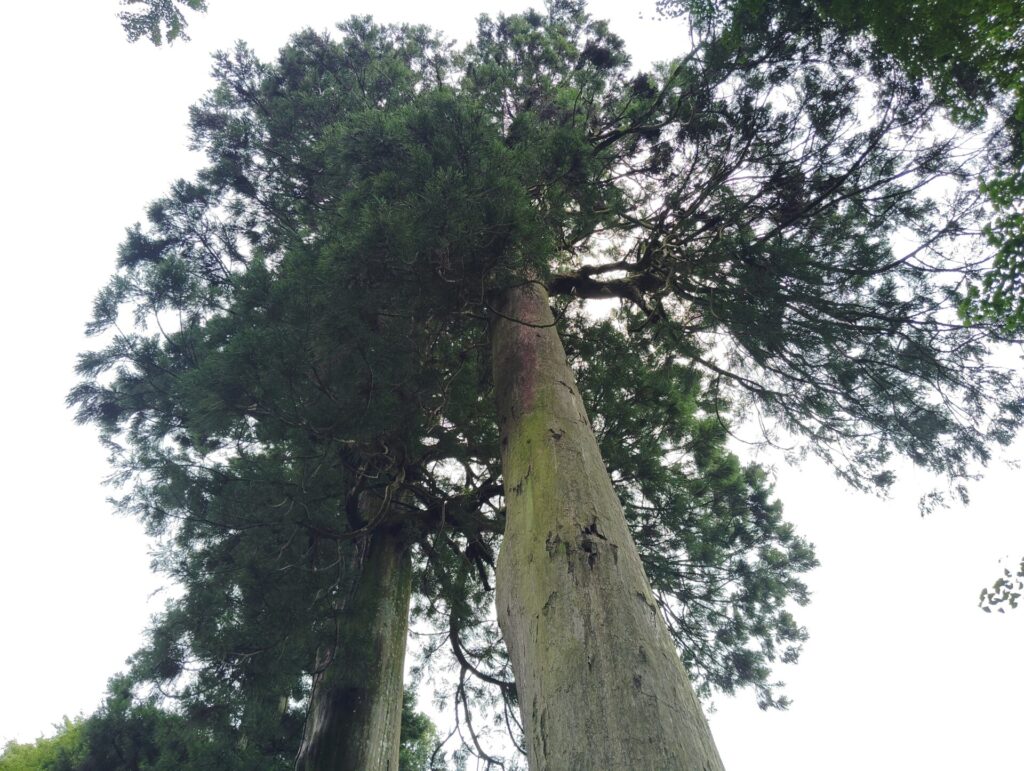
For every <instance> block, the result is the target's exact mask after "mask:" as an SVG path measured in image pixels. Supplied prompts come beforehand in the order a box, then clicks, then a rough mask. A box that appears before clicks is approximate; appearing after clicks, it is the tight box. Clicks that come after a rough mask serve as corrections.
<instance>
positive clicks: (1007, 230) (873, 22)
mask: <svg viewBox="0 0 1024 771" xmlns="http://www.w3.org/2000/svg"><path fill="white" fill-rule="evenodd" d="M658 8H659V9H660V10H661V11H662V12H663V13H666V14H668V15H673V16H675V15H681V14H684V13H686V14H688V15H689V17H690V20H691V21H692V22H693V23H694V24H696V25H698V26H699V27H701V28H702V29H703V30H704V31H705V33H706V34H719V35H723V36H725V37H730V36H740V37H742V36H744V35H746V34H750V33H751V31H755V30H757V29H762V28H764V27H765V26H769V25H770V26H773V27H775V28H776V29H777V30H778V31H779V32H781V33H784V34H788V35H791V36H794V37H796V38H804V39H812V40H813V39H817V40H822V39H828V40H830V41H831V42H830V45H831V46H833V47H835V46H841V47H844V48H845V49H847V50H850V51H859V52H861V53H862V54H863V55H865V56H867V57H869V58H871V59H872V62H873V67H874V68H875V71H876V72H880V71H881V70H882V69H884V68H887V67H888V68H892V67H896V68H899V69H900V70H901V72H902V73H903V74H904V75H905V76H906V77H907V78H908V79H909V80H910V81H911V82H914V83H917V84H921V85H926V86H927V87H928V89H929V90H930V93H931V95H932V98H933V99H934V100H935V104H936V106H937V107H939V108H944V109H945V110H947V115H948V116H949V117H950V118H951V119H952V120H953V121H954V122H956V123H958V124H959V125H961V126H966V127H969V128H976V129H982V128H983V124H984V123H985V121H986V119H988V120H989V121H990V126H991V130H987V131H986V133H987V134H988V136H987V140H986V141H987V142H988V143H989V149H988V159H987V163H986V164H985V166H983V167H981V168H980V169H979V173H980V178H981V179H982V180H983V181H982V182H981V191H982V192H983V193H984V194H985V195H986V196H987V198H988V203H989V205H990V206H991V207H992V215H993V216H992V217H991V219H990V221H989V223H988V224H987V225H986V226H985V231H986V236H987V237H988V240H989V242H990V244H991V245H992V246H993V247H994V253H993V254H992V255H991V258H990V260H991V261H990V263H989V266H988V269H987V271H986V272H985V274H984V277H983V278H982V279H981V280H980V281H977V282H975V283H973V284H972V285H971V286H970V287H969V290H968V292H967V293H966V294H965V296H964V298H963V301H962V304H961V312H962V314H963V315H964V316H965V318H967V319H968V320H971V321H975V322H977V321H981V320H982V319H989V320H996V321H1001V322H1002V323H1003V324H1004V325H1005V327H1006V331H1007V333H1009V334H1014V333H1017V332H1019V331H1021V329H1022V328H1024V286H1022V279H1021V273H1022V271H1024V211H1022V208H1021V201H1022V200H1024V5H1021V4H1020V3H1019V2H1016V1H1015V0H972V2H963V1H962V0H932V1H931V2H927V3H922V2H917V1H916V0H783V1H782V2H778V1H777V0H773V2H765V0H658Z"/></svg>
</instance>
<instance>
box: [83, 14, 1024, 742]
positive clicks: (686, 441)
mask: <svg viewBox="0 0 1024 771" xmlns="http://www.w3.org/2000/svg"><path fill="white" fill-rule="evenodd" d="M875 65H876V62H875V60H873V59H872V58H871V57H869V56H866V55H864V53H863V52H862V51H860V50H858V49H857V48H856V47H849V46H846V45H843V44H842V40H841V39H840V38H839V37H837V36H836V35H832V34H820V35H816V36H815V35H804V36H799V35H796V34H793V33H792V31H791V30H789V29H786V28H780V27H778V26H775V25H772V24H762V25H760V26H757V25H752V26H750V27H749V28H744V30H743V32H742V34H736V35H721V34H718V33H717V32H715V33H714V34H711V33H709V34H707V35H706V36H703V37H700V36H698V38H697V39H696V41H695V42H694V44H693V46H692V47H691V48H690V49H689V50H688V51H684V52H681V56H680V58H678V59H676V60H675V61H672V62H668V63H665V64H663V65H659V66H658V67H656V68H654V69H653V70H652V71H650V72H636V71H634V70H633V69H632V68H631V65H630V60H629V57H628V55H627V53H626V51H625V50H624V44H623V42H622V40H621V39H619V38H618V37H616V36H615V35H614V34H613V33H612V32H611V31H610V30H609V29H608V26H607V25H606V24H605V23H603V22H599V21H594V20H592V19H590V18H589V17H588V16H587V14H586V12H585V10H584V7H583V5H582V3H579V2H572V1H570V0H556V1H555V2H552V3H550V4H549V6H548V9H547V11H546V13H541V12H536V11H528V12H525V13H522V14H516V15H511V16H499V17H498V18H489V17H486V16H485V17H482V18H481V20H480V23H479V29H478V35H477V38H476V40H475V41H474V42H472V43H471V44H470V45H468V46H467V47H465V48H464V49H462V50H455V49H454V48H453V47H452V46H451V45H450V44H448V43H446V42H445V41H444V40H442V39H440V38H439V37H437V36H436V35H435V34H434V33H432V32H430V31H429V30H426V29H424V28H420V27H390V26H380V25H376V24H374V23H372V22H371V21H370V20H368V19H353V20H350V21H349V22H346V23H344V24H342V25H340V26H339V35H338V37H337V39H334V38H331V37H329V36H324V35H319V34H316V33H313V32H309V31H306V32H302V33H299V34H298V35H297V36H295V37H294V38H293V40H292V42H291V43H290V44H289V45H288V46H286V47H285V48H284V49H283V50H282V51H281V53H280V55H279V57H278V59H277V60H276V61H275V62H273V63H264V62H261V61H259V60H258V59H257V58H256V57H255V55H254V54H253V53H252V52H251V51H249V50H248V49H247V48H246V47H245V46H244V45H240V46H239V47H238V48H237V49H236V50H235V51H233V52H231V53H223V54H220V55H218V56H217V58H216V63H215V77H216V79H217V86H216V88H215V89H214V90H213V92H212V93H211V94H209V95H208V96H207V97H206V98H205V99H204V100H202V101H201V102H200V103H199V104H198V105H197V106H196V107H195V108H194V109H193V111H192V129H193V141H194V143H195V145H196V146H197V147H198V148H201V149H203V150H204V151H205V152H206V153H207V156H208V159H209V162H208V165H207V167H206V168H205V169H204V170H202V171H201V172H200V173H199V174H198V175H197V177H196V178H195V179H193V180H189V181H179V182H177V183H175V184H174V185H173V186H172V189H171V191H170V193H169V195H168V196H167V197H166V198H164V199H162V200H160V201H158V202H156V203H155V204H153V206H152V207H151V208H150V211H149V223H148V224H147V226H146V227H145V228H143V227H141V226H136V227H135V228H133V229H131V230H130V231H129V233H128V236H127V238H126V241H125V243H124V246H123V248H122V251H121V254H120V259H119V263H118V271H117V273H116V274H115V276H114V277H113V279H112V280H111V282H110V284H109V286H108V287H107V288H106V289H105V290H104V291H103V292H101V294H100V296H99V298H98V300H97V302H96V306H95V318H94V320H93V322H92V324H91V326H90V329H91V331H92V332H93V333H94V334H96V335H98V336H101V337H102V336H105V337H103V339H104V340H105V343H106V344H105V346H104V347H102V348H101V349H100V350H98V351H95V352H91V353H87V354H84V355H83V356H82V358H81V360H80V364H79V372H80V374H81V376H82V378H83V379H82V382H81V384H80V385H79V386H78V387H76V389H75V390H74V391H73V392H72V394H71V397H70V399H71V401H72V402H73V403H74V404H75V405H77V407H78V409H79V417H80V419H82V420H83V421H87V422H92V423H95V424H97V425H98V426H99V427H100V428H101V431H102V434H103V437H104V440H105V441H106V442H107V443H108V446H109V448H110V450H111V454H112V462H113V464H114V467H115V469H116V470H117V476H116V481H118V482H120V483H122V484H125V485H126V486H127V494H126V495H125V496H124V497H123V498H122V499H121V500H120V507H121V508H122V509H123V510H124V511H127V512H130V513H132V514H134V515H136V516H138V517H139V518H140V519H142V520H143V521H144V522H145V523H146V524H147V526H148V527H149V528H150V529H151V531H152V532H153V533H154V534H155V535H158V536H160V537H161V538H162V539H163V540H162V543H163V548H162V551H161V553H160V556H159V558H158V564H159V566H160V567H161V568H162V569H163V570H165V571H166V572H167V573H168V574H169V575H170V576H172V577H173V578H174V579H176V580H177V581H178V582H179V583H180V584H181V585H182V587H183V590H184V593H183V595H182V597H181V598H180V599H178V600H175V601H173V602H172V603H171V604H170V605H169V606H168V609H167V611H166V612H165V613H164V615H163V616H162V617H161V618H160V619H159V620H158V621H157V623H156V625H155V626H154V628H153V630H152V634H151V642H150V645H149V646H148V648H147V649H145V650H144V651H142V652H140V654H139V655H138V656H137V657H136V659H135V662H134V669H133V675H132V676H133V678H134V679H135V680H138V681H148V682H152V683H163V684H172V685H176V688H174V690H175V692H176V694H177V696H178V697H180V698H181V699H182V700H183V701H184V703H186V704H187V705H189V706H188V709H191V710H194V711H196V712H202V711H204V710H205V711H206V712H207V713H209V714H219V715H224V718H223V719H227V720H230V721H234V722H235V723H240V724H241V725H242V726H243V729H244V726H246V725H248V724H249V723H251V724H252V725H254V726H256V725H259V724H260V721H262V720H264V719H266V715H267V714H268V706H267V705H276V704H277V703H278V702H279V700H280V698H281V697H282V696H283V697H285V699H286V702H285V703H286V709H285V712H286V714H290V713H291V712H292V711H298V710H301V709H302V705H303V703H304V701H303V700H304V699H305V698H306V697H307V695H308V675H309V673H310V672H312V671H313V669H314V661H315V653H316V650H317V647H318V645H320V644H321V643H322V642H323V641H324V640H325V639H326V638H327V637H328V636H329V635H330V634H331V623H330V622H331V618H332V597H333V596H334V595H335V592H336V591H337V581H338V578H337V573H336V571H334V570H333V568H334V567H335V566H336V565H337V563H338V561H339V560H340V559H341V557H340V555H341V553H342V550H343V549H344V548H345V546H344V545H345V544H346V543H349V542H350V541H352V540H353V539H354V538H356V537H358V536H359V535H360V534H363V533H366V532H370V531H373V530H374V529H375V528H378V527H380V526H383V525H384V524H385V522H384V521H383V516H384V513H385V509H384V507H381V510H380V511H381V518H378V517H373V516H370V517H366V516H365V515H364V512H363V510H361V508H360V507H359V506H357V505H356V502H357V501H358V500H359V499H360V496H361V495H363V494H364V493H366V492H372V493H373V494H374V495H377V496H379V497H381V498H382V499H383V500H385V501H387V502H389V503H390V509H389V511H397V512H399V514H397V515H394V514H389V517H390V519H389V520H388V522H387V523H386V524H387V525H389V526H395V527H397V528H398V529H400V530H401V532H402V533H403V534H404V536H405V537H406V538H408V539H409V542H410V543H412V544H414V545H415V549H416V552H415V554H416V564H415V571H416V577H415V588H416V595H417V598H418V599H417V602H418V607H419V614H420V617H422V618H423V619H425V620H426V621H427V622H429V623H432V624H434V625H435V629H436V632H437V641H438V642H437V644H430V645H428V646H427V652H428V653H432V652H433V651H435V650H440V649H441V648H442V647H444V646H446V647H447V648H448V649H449V650H450V652H451V656H452V657H453V661H454V662H455V666H456V669H457V671H458V672H459V682H458V687H457V692H456V701H457V704H459V705H460V706H461V708H462V712H461V714H462V718H461V719H462V720H463V721H464V722H465V723H467V724H471V720H472V717H471V715H472V710H471V709H470V705H471V704H478V703H479V702H480V701H481V700H486V696H485V695H484V694H485V691H484V690H482V689H485V688H488V687H489V688H491V689H492V690H493V691H494V692H496V693H497V694H498V695H500V696H502V697H504V702H505V707H504V709H502V708H501V706H499V711H500V713H501V714H503V715H504V717H505V722H506V723H507V724H508V725H509V727H510V730H511V731H512V733H513V734H515V733H516V726H515V724H516V717H515V713H514V709H511V708H510V707H514V706H515V703H516V701H515V699H516V695H515V687H514V685H513V684H512V682H511V681H510V675H509V669H508V663H507V659H506V658H505V654H504V650H503V648H502V646H501V644H500V641H499V639H498V637H497V634H496V631H495V629H494V628H493V626H491V625H490V624H489V622H488V621H487V609H488V603H489V601H490V597H491V594H490V592H491V587H492V578H493V556H494V553H495V551H496V549H497V548H498V545H499V539H500V534H501V532H502V530H503V524H504V521H503V517H504V507H503V501H502V496H501V486H500V485H501V469H500V462H499V454H500V453H499V447H498V444H499V437H498V434H497V430H496V428H495V424H494V417H493V407H492V406H491V404H490V398H489V396H490V390H491V388H492V385H493V384H492V380H491V374H490V373H491V361H490V349H489V347H488V345H487V344H486V341H487V338H488V328H489V320H490V319H493V318H494V317H495V314H497V313H499V312H500V311H498V310H496V309H497V308H498V307H499V306H498V303H497V301H496V298H497V297H498V296H499V295H500V293H501V292H502V291H504V290H506V289H507V288H509V287H513V286H515V285H517V284H522V283H523V282H540V283H542V284H544V285H545V287H546V288H547V290H548V291H550V292H551V294H552V295H553V296H554V298H555V306H556V310H557V322H556V323H557V324H558V326H559V331H560V332H561V334H562V336H563V340H564V343H565V346H566V349H567V353H568V355H569V358H570V361H571V363H572V364H573V366H574V370H575V374H576V377H577V379H578V380H579V384H580V391H581V394H582V396H583V398H584V401H585V402H586V403H587V405H588V409H589V410H590V413H591V415H592V417H593V423H594V428H595V430H596V433H597V435H598V438H599V440H600V442H601V449H602V452H603V454H604V458H605V461H606V463H607V466H608V469H609V471H610V473H611V474H612V478H613V481H614V482H615V484H616V488H617V491H618V494H619V496H620V498H621V500H622V501H623V504H624V506H625V509H626V514H627V518H628V520H629V522H630V525H631V528H632V532H633V535H634V537H635V539H636V541H637V544H638V547H639V549H640V553H641V557H642V559H643V560H644V565H645V568H646V570H647V574H648V576H649V579H650V581H651V583H652V585H653V588H654V591H655V596H656V597H657V599H658V601H659V603H660V606H661V609H662V611H663V612H664V613H665V614H666V617H667V619H668V621H669V625H670V630H671V632H672V634H673V636H674V638H675V640H676V641H677V643H678V644H679V646H680V648H681V651H682V655H683V657H684V660H685V661H686V664H687V666H688V668H689V670H690V672H691V673H692V674H693V676H694V677H695V679H696V682H697V684H698V688H699V690H701V691H704V692H708V691H709V690H710V689H711V688H712V687H717V688H720V689H723V690H726V691H731V690H733V689H735V688H737V687H742V686H752V687H754V689H755V690H756V691H757V695H758V700H759V702H760V703H762V704H763V705H765V706H768V705H776V706H778V705H781V704H783V703H784V701H783V699H782V697H781V696H780V695H779V694H778V693H777V692H776V690H775V688H774V683H773V682H772V681H771V672H770V666H771V664H772V662H773V661H776V660H777V659H780V658H781V659H782V660H784V661H790V660H793V659H795V658H796V656H797V653H798V651H799V646H800V642H801V641H802V640H803V639H804V636H805V633H804V631H803V630H802V629H801V628H800V627H799V625H798V624H797V623H796V622H795V620H794V619H793V617H792V615H791V614H790V612H789V609H788V607H787V603H788V601H790V600H794V601H796V602H797V603H801V602H805V601H806V590H805V587H804V586H803V584H802V582H801V581H800V574H802V573H803V572H804V571H806V570H808V569H809V568H811V567H812V566H813V565H814V564H815V561H814V557H813V553H812V551H811V549H810V547H809V546H808V545H807V544H806V543H805V542H804V541H803V540H802V539H800V538H799V537H798V536H796V535H795V534H794V533H793V530H792V528H791V527H790V526H789V525H787V524H786V523H785V522H784V521H783V520H782V517H781V510H780V507H779V506H778V504H777V503H775V502H773V501H772V500H771V490H770V484H769V482H768V480H767V475H766V473H765V472H764V471H763V470H762V469H760V468H758V467H757V466H743V465H742V464H741V463H740V462H739V461H738V460H737V458H736V457H735V456H734V455H733V454H732V453H731V452H729V450H728V449H727V442H728V439H729V436H730V432H732V431H734V430H735V426H736V425H737V424H738V422H739V418H740V416H746V417H748V418H754V419H761V420H762V422H763V424H764V425H765V426H766V430H767V431H768V433H767V434H766V436H765V437H764V439H765V440H766V441H772V439H773V434H772V431H773V430H777V431H782V432H785V433H787V434H788V435H791V436H794V437H797V439H798V441H800V442H802V443H803V446H804V447H805V448H806V451H809V452H814V453H817V454H818V455H820V456H821V457H822V458H824V459H825V460H826V461H828V462H829V463H831V464H832V465H833V467H834V468H835V469H836V471H837V473H839V474H840V475H841V476H842V477H843V478H844V479H846V480H847V481H849V482H850V483H851V484H853V485H854V486H856V487H858V488H862V489H882V490H884V489H886V488H887V487H888V486H889V485H890V484H891V482H892V479H893V471H892V460H893V458H894V457H895V456H897V455H902V456H905V457H908V458H910V459H911V460H912V461H914V462H915V463H916V464H918V465H920V466H922V467H924V468H927V469H929V470H931V471H933V472H935V473H938V474H941V475H944V476H946V478H947V479H948V480H949V483H950V485H951V487H952V488H953V489H954V491H955V492H956V493H957V494H960V495H962V496H965V495H966V491H965V488H964V487H963V483H964V482H965V481H966V480H968V479H969V478H970V477H971V476H972V474H973V473H974V470H975V467H976V465H977V464H979V463H984V462H985V461H986V460H987V459H988V458H989V453H990V446H991V444H992V443H993V442H995V443H1001V444H1005V443H1007V442H1009V441H1010V439H1011V438H1012V436H1013V434H1014V432H1015V430H1016V429H1017V427H1018V426H1019V424H1020V421H1021V419H1022V416H1024V400H1022V393H1021V389H1020V383H1019V381H1018V379H1017V378H1016V376H1015V375H1014V374H1013V373H1011V372H1007V371H1004V370H999V369H996V368H993V367H991V366H989V365H988V364H987V359H986V357H987V353H988V350H989V348H988V347H989V345H990V343H991V342H992V341H993V340H994V339H996V338H997V337H998V335H999V326H998V325H996V324H994V323H991V322H989V321H987V320H985V319H979V320H978V322H977V323H976V324H974V325H973V326H971V327H965V326H964V325H963V324H961V323H960V322H959V321H958V319H957V316H956V311H957V308H958V305H959V303H960V302H961V300H962V289H963V286H964V284H965V282H972V281H974V282H976V281H978V280H979V279H980V276H981V270H982V265H983V262H984V259H983V256H982V255H979V254H978V253H977V252H976V250H977V249H978V242H977V239H975V238H973V233H974V232H975V231H976V229H977V227H978V223H979V220H980V219H981V218H982V217H983V216H984V211H983V207H982V206H981V204H980V202H979V199H978V197H977V195H976V191H974V190H972V189H970V187H969V186H967V185H965V183H966V182H967V181H969V180H970V179H972V178H973V177H974V176H976V174H977V173H978V172H979V169H981V168H983V160H984V159H983V157H982V155H979V154H972V153H970V152H966V151H965V150H964V149H963V147H962V145H961V141H960V137H959V136H957V135H956V134H954V133H952V132H945V133H941V132H940V133H935V132H934V131H933V130H932V129H933V119H934V115H935V112H934V109H933V101H932V100H931V99H930V97H929V95H928V94H927V93H926V91H925V90H924V89H923V88H922V87H921V86H920V84H918V83H917V82H915V80H914V79H913V78H909V77H907V76H906V74H905V73H903V72H900V71H888V70H883V69H880V68H878V67H876V66H875ZM949 189H952V192H948V191H949ZM601 298H607V299H611V300H614V301H615V306H616V307H615V310H614V311H613V312H612V313H611V315H610V316H607V317H598V316H596V315H595V314H594V313H593V312H591V311H590V310H589V301H591V300H595V299H601ZM772 427H774V428H772ZM297 598H303V599H302V600H301V601H299V600H297ZM474 678H475V683H474ZM499 705H500V702H499ZM276 719H278V718H276V717H275V720H276ZM469 727H470V730H471V731H473V736H472V737H471V738H469V739H467V741H469V742H470V743H471V744H473V746H474V747H475V749H476V750H477V751H478V752H479V753H480V754H482V755H486V754H487V753H486V751H485V750H484V749H482V747H481V745H480V744H478V743H477V741H476V734H477V733H479V730H478V729H479V724H478V726H477V730H473V729H472V727H471V725H470V726H469Z"/></svg>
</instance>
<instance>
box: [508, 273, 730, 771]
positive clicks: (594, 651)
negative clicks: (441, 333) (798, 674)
mask: <svg viewBox="0 0 1024 771" xmlns="http://www.w3.org/2000/svg"><path fill="white" fill-rule="evenodd" d="M492 335H493V339H492V344H493V354H494V378H495V386H496V392H497V393H496V396H497V406H498V417H499V425H500V429H501V452H502V469H503V475H504V482H505V502H506V507H507V520H506V529H505V538H504V541H503V543H502V546H501V552H500V554H499V556H498V560H497V567H496V602H497V608H498V623H499V625H500V627H501V630H502V633H503V634H504V637H505V642H506V644H507V645H508V649H509V655H510V657H511V661H512V669H513V671H514V672H515V677H516V686H517V689H518V692H519V700H520V709H521V712H522V718H523V725H524V727H525V730H526V742H527V744H526V746H527V754H528V756H529V762H530V768H531V769H533V771H541V770H542V769H557V770H558V771H563V770H564V771H568V770H570V769H594V768H602V769H658V770H659V771H664V770H667V769H686V770H687V771H721V769H722V768H723V766H722V762H721V759H720V758H719V756H718V751H717V749H716V748H715V744H714V741H713V740H712V737H711V732H710V730H709V728H708V725H707V721H706V720H705V718H704V715H703V713H702V711H701V708H700V704H699V703H698V701H697V699H696V696H695V695H694V692H693V688H692V686H691V685H690V681H689V678H688V677H687V675H686V671H685V670H684V668H683V666H682V663H681V661H680V659H679V656H678V655H677V653H676V650H675V647H674V646H673V643H672V640H671V638H670V637H669V633H668V629H667V628H666V626H665V622H664V620H663V619H662V616H661V613H660V612H659V609H658V606H657V604H656V602H655V600H654V597H653V595H652V593H651V589H650V585H649V583H648V581H647V578H646V576H645V575H644V571H643V567H642V565H641V562H640V558H639V555H638V553H637V550H636V546H635V544H634V543H633V539H632V537H631V535H630V533H629V530H628V527H627V524H626V519H625V516H624V514H623V511H622V506H621V504H620V503H619V500H618V497H617V496H616V493H615V490H614V488H613V486H612V482H611V479H610V478H609V476H608V472H607V470H606V469H605V466H604V462H603V461H602V459H601V455H600V451H599V449H598V446H597V441H596V439H595V437H594V433H593V431H592V429H591V427H590V423H589V421H588V419H587V415H586V412H585V410H584V407H583V404H582V401H581V399H580V395H579V390H578V389H577V387H576V383H575V380H574V378H573V375H572V371H571V370H570V369H569V366H568V364H567V362H566V358H565V351H564V349H563V348H562V344H561V341H560V339H559V337H558V332H557V330H556V329H555V325H554V319H553V317H552V313H551V310H550V307H549V304H548V295H547V292H546V290H545V289H544V287H542V286H541V285H540V284H537V283H532V282H531V283H527V284H524V285H522V286H519V287H515V288H513V289H511V290H508V291H507V292H506V293H505V295H504V297H503V301H502V302H501V303H500V304H499V307H498V314H497V315H496V319H495V322H494V326H493V330H492Z"/></svg>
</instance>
